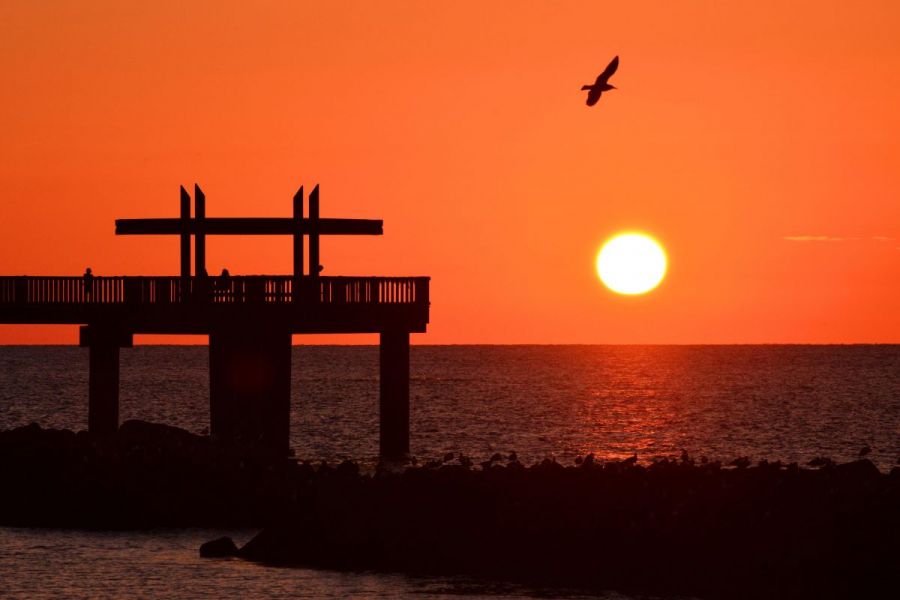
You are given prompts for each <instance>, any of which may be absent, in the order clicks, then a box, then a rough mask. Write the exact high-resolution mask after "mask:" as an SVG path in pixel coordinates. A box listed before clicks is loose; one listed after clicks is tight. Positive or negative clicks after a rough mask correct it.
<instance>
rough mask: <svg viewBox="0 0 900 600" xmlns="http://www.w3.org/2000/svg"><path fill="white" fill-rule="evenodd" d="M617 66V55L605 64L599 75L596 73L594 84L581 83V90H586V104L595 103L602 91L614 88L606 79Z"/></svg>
mask: <svg viewBox="0 0 900 600" xmlns="http://www.w3.org/2000/svg"><path fill="white" fill-rule="evenodd" d="M618 68H619V57H618V56H617V57H615V58H614V59H612V60H611V61H609V64H608V65H606V69H604V71H603V72H602V73H600V74H599V75H597V81H595V82H594V85H583V86H581V89H582V90H587V93H588V97H587V105H588V106H593V105H595V104H597V100H599V99H600V94H602V93H603V92H608V91H609V90H614V89H616V86H614V85H609V84H608V83H607V81H609V78H610V77H612V76H613V73H615V72H616V69H618Z"/></svg>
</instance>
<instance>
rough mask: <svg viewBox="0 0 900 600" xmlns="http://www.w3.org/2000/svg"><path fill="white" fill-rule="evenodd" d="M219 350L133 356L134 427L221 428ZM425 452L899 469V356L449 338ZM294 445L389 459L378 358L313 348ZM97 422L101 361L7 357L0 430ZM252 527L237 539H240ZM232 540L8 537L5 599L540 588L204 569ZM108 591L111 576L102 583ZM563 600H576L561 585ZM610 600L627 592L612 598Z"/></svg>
mask: <svg viewBox="0 0 900 600" xmlns="http://www.w3.org/2000/svg"><path fill="white" fill-rule="evenodd" d="M207 361H208V351H207V348H206V347H200V346H194V347H175V346H168V347H167V346H155V347H147V346H145V347H137V348H133V349H124V350H123V351H122V355H121V418H122V419H123V420H124V419H131V418H139V419H145V420H151V421H156V422H162V423H168V424H171V425H176V426H179V427H183V428H185V429H188V430H191V431H195V432H200V431H202V430H204V429H205V428H207V427H208V425H209V415H208V391H209V383H208V373H207V364H208V363H207ZM410 361H411V366H410V369H411V382H410V394H411V431H412V437H411V450H412V453H413V454H414V455H415V456H417V457H418V458H419V459H420V460H421V459H428V458H432V457H438V456H441V455H442V454H443V453H445V452H448V451H457V452H458V451H461V452H464V453H466V454H467V455H469V456H471V457H472V458H473V459H476V460H483V459H485V458H487V457H489V456H490V455H491V454H493V453H494V452H498V451H500V452H509V451H511V450H516V451H517V452H518V454H519V456H520V459H521V460H523V462H526V463H531V462H534V461H538V460H541V459H543V458H545V457H547V456H553V457H555V458H556V459H557V460H559V461H560V462H562V463H564V464H565V463H571V461H572V460H574V458H575V457H576V456H579V455H583V454H586V453H588V452H593V453H595V454H596V455H597V456H598V457H600V458H609V459H615V458H622V457H625V456H631V455H632V454H633V453H637V455H638V457H639V459H640V460H643V461H649V460H652V459H653V458H657V457H662V456H672V455H680V453H681V451H682V449H684V450H687V451H688V452H689V453H690V454H691V455H693V456H696V457H701V456H707V457H709V458H711V459H719V460H722V461H723V462H727V461H730V460H731V459H733V458H736V457H738V456H749V457H750V458H751V459H754V460H758V459H762V458H766V459H769V460H782V461H788V462H792V461H797V462H800V463H805V462H806V461H808V460H810V459H812V458H813V457H815V456H820V455H821V456H830V457H832V458H834V459H835V460H838V461H846V460H852V459H855V458H856V457H857V456H858V454H859V451H860V449H861V448H863V447H864V446H868V447H869V448H871V452H870V454H869V455H868V457H869V458H870V459H872V460H873V461H874V462H875V464H876V465H878V467H879V468H881V469H882V470H883V471H887V470H889V469H890V468H891V467H892V466H894V465H895V464H896V463H897V461H898V459H900V346H896V345H894V346H886V345H875V346H440V347H427V346H426V347H422V346H419V347H413V348H412V351H411V358H410ZM292 378H293V381H292V417H291V445H292V447H293V449H294V451H295V453H296V455H297V457H298V458H307V459H311V460H327V461H330V462H334V461H339V460H342V459H344V458H350V459H354V460H358V461H360V462H362V463H364V464H365V465H372V464H374V462H375V460H376V458H377V450H378V421H377V419H378V349H377V348H374V347H346V346H298V347H295V348H294V353H293V375H292ZM31 422H37V423H39V424H41V425H43V426H45V427H57V428H69V429H83V428H84V427H85V426H86V423H87V351H86V350H84V349H80V348H73V347H0V428H10V427H15V426H19V425H25V424H28V423H31ZM252 533H253V532H235V533H234V535H233V536H234V537H235V539H236V541H237V542H238V543H242V542H244V541H246V540H247V539H249V537H250V536H251V535H252ZM220 534H221V532H216V531H202V530H187V531H159V532H141V533H134V532H124V533H123V532H118V533H97V532H93V533H91V532H78V531H57V530H29V529H10V528H0V581H2V582H3V586H4V588H5V589H4V591H3V592H0V595H3V596H4V597H6V596H10V597H23V598H26V597H27V598H38V597H58V596H74V597H125V596H151V595H153V596H159V597H175V596H180V597H184V596H204V595H215V596H224V595H230V594H233V593H242V594H243V595H245V596H250V597H256V596H262V595H265V596H268V597H272V598H288V597H290V598H294V597H327V596H331V597H358V598H375V597H397V596H410V595H415V596H419V597H426V598H430V597H444V596H456V595H460V594H463V595H468V596H503V597H517V596H533V595H544V594H547V592H546V591H540V590H523V589H520V588H516V587H511V586H502V585H500V586H492V587H485V586H484V585H482V584H478V583H477V582H469V581H465V580H460V579H427V578H426V579H417V578H409V577H405V576H401V575H384V574H372V573H336V572H330V571H318V570H308V569H271V568H268V567H262V566H259V565H252V564H248V563H244V562H241V561H235V560H224V561H201V560H200V559H199V558H198V557H197V548H198V547H199V544H200V543H202V542H203V541H207V540H209V539H212V538H213V537H217V536H218V535H220ZM98 582H103V585H102V586H101V585H99V584H98ZM550 595H551V596H558V595H564V594H562V592H560V591H558V590H557V591H554V592H552V593H550ZM603 597H606V598H628V596H622V595H617V594H612V593H611V594H608V595H606V596H603Z"/></svg>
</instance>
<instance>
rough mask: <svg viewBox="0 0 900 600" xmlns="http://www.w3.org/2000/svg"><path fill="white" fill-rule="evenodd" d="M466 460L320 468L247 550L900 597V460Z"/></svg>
mask: <svg viewBox="0 0 900 600" xmlns="http://www.w3.org/2000/svg"><path fill="white" fill-rule="evenodd" d="M460 462H462V463H463V464H456V463H454V464H440V463H432V464H430V465H428V466H426V467H424V468H412V469H408V470H406V471H405V472H403V473H399V474H396V473H395V474H388V473H383V474H378V475H376V476H373V477H369V476H361V475H359V474H357V473H356V472H355V471H354V470H353V469H352V468H344V469H343V471H341V470H335V469H323V470H320V471H317V472H316V474H315V475H314V476H313V477H312V479H311V481H314V482H315V483H314V485H310V486H308V487H307V488H306V489H305V490H304V491H303V493H302V494H300V495H299V496H298V497H297V498H296V501H297V505H296V507H295V508H294V509H293V511H291V512H290V513H288V515H287V516H285V517H283V518H282V520H281V521H280V522H278V523H277V524H274V525H272V526H270V527H267V528H265V529H264V530H263V531H262V532H261V533H260V534H259V535H258V536H256V537H255V538H254V539H252V540H251V541H250V542H248V543H247V544H246V545H245V546H244V547H243V548H241V549H240V550H239V551H237V552H236V553H235V554H237V555H238V556H242V557H244V558H247V559H250V560H254V561H262V562H265V563H271V564H281V565H307V566H322V567H329V568H340V569H366V570H368V569H375V570H384V571H405V572H412V573H428V574H441V575H450V574H465V575H470V576H481V577H487V578H491V579H497V578H502V579H506V580H514V581H522V582H532V583H535V584H539V585H557V584H561V585H565V586H567V587H572V586H577V587H584V588H587V589H619V590H627V591H635V592H641V593H659V594H666V595H669V594H686V595H693V596H699V597H704V598H707V597H708V598H761V597H765V598H800V597H802V598H813V597H815V598H833V597H841V598H860V597H869V598H878V597H896V596H893V594H894V593H895V592H897V590H898V587H897V586H898V583H900V582H898V579H900V469H894V471H893V472H891V473H890V474H884V473H880V472H879V471H878V470H877V468H876V467H875V466H874V465H873V464H872V463H871V462H869V461H867V460H860V461H857V462H852V463H847V464H842V465H834V464H833V463H826V464H825V466H824V467H823V468H819V469H805V468H800V467H798V465H796V464H792V465H787V466H784V465H781V464H778V463H767V462H762V463H760V464H759V465H757V466H748V465H747V461H737V462H736V464H737V465H738V466H735V467H734V468H723V467H721V466H720V465H719V464H718V463H709V464H694V463H693V461H691V460H690V459H689V458H688V457H683V459H682V460H680V461H670V460H665V461H661V462H657V463H655V464H653V465H650V466H646V467H645V466H641V465H638V464H635V462H634V461H633V460H629V461H625V462H610V463H606V464H601V463H600V462H599V461H595V460H594V459H593V457H587V459H585V460H582V461H580V464H579V465H578V466H577V467H568V468H566V467H563V466H561V465H559V464H557V463H555V462H553V461H550V460H547V461H544V462H542V463H540V464H537V465H535V466H532V467H530V468H526V467H524V466H523V465H521V464H519V463H518V462H517V461H515V460H513V461H509V462H506V463H504V462H503V461H499V462H494V461H488V462H487V463H484V464H483V465H482V468H481V469H477V468H475V469H473V468H471V466H470V465H469V464H468V461H460ZM230 553H231V552H227V554H230ZM885 593H887V594H888V595H887V596H885Z"/></svg>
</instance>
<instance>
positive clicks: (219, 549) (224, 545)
mask: <svg viewBox="0 0 900 600" xmlns="http://www.w3.org/2000/svg"><path fill="white" fill-rule="evenodd" d="M237 553H238V548H237V546H236V545H235V543H234V540H233V539H231V538H230V537H228V536H223V537H220V538H216V539H214V540H212V541H209V542H206V543H205V544H203V545H201V546H200V556H202V557H203V558H222V557H223V556H237Z"/></svg>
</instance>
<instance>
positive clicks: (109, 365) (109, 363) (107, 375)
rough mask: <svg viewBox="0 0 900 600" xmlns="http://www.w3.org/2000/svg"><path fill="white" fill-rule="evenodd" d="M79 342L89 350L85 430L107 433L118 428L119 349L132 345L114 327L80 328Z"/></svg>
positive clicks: (124, 334) (127, 335) (125, 336)
mask: <svg viewBox="0 0 900 600" xmlns="http://www.w3.org/2000/svg"><path fill="white" fill-rule="evenodd" d="M79 337H80V340H79V345H81V346H82V347H84V346H87V347H88V349H89V353H90V354H89V366H88V431H90V432H91V433H94V434H100V435H108V434H112V433H115V432H116V431H117V430H118V429H119V348H120V347H123V346H125V347H131V335H130V334H127V333H121V332H120V331H118V330H117V329H115V328H111V327H110V328H104V327H102V326H96V325H90V326H85V327H82V328H81V331H80V335H79Z"/></svg>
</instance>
